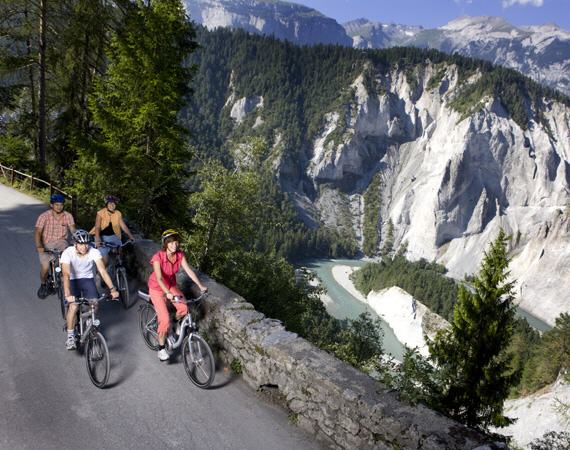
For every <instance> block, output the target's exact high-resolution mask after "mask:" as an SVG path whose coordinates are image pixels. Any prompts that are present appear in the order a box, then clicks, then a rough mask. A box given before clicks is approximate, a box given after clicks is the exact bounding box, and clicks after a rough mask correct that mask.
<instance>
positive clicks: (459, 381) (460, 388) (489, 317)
mask: <svg viewBox="0 0 570 450" xmlns="http://www.w3.org/2000/svg"><path fill="white" fill-rule="evenodd" d="M506 241H507V237H506V235H505V232H504V231H503V230H501V231H500V232H499V235H498V236H497V239H496V240H495V241H494V242H493V243H492V244H491V247H490V249H489V252H487V253H486V254H485V257H484V259H483V262H482V264H481V269H480V271H479V273H478V275H477V277H476V278H475V281H474V288H475V291H474V292H471V291H469V290H467V289H466V288H465V287H463V286H461V287H460V289H459V295H458V302H457V305H456V307H455V310H454V316H453V321H452V323H451V329H447V330H443V331H440V332H439V333H438V335H437V336H436V338H435V340H434V341H433V342H430V343H429V344H428V345H429V350H430V355H431V359H432V361H433V363H434V365H435V367H437V368H438V369H437V370H438V371H440V375H439V377H441V379H442V380H444V382H443V383H442V385H441V386H440V390H439V394H438V399H437V401H436V402H435V403H436V404H439V405H440V408H441V410H442V411H444V412H445V413H446V414H448V415H449V416H450V417H452V418H454V419H456V420H459V421H460V422H463V423H465V424H467V425H469V426H479V427H482V428H484V429H486V428H488V427H489V426H496V427H501V426H506V425H508V424H510V423H512V420H511V419H509V418H507V417H505V416H504V415H503V403H504V400H505V399H506V398H507V396H508V394H509V391H510V389H511V388H512V387H513V386H514V385H516V383H517V382H518V380H519V378H520V373H519V372H513V371H512V369H511V367H510V366H509V358H508V355H506V354H505V350H506V349H507V348H508V346H509V344H510V341H511V338H512V335H513V331H514V326H515V321H514V314H515V312H514V306H513V299H514V296H513V283H514V282H513V281H507V280H508V277H509V272H508V264H509V260H508V258H507V253H506Z"/></svg>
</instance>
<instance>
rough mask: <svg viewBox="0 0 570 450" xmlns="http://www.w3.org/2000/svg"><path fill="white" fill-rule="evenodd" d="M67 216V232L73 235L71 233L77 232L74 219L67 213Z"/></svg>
mask: <svg viewBox="0 0 570 450" xmlns="http://www.w3.org/2000/svg"><path fill="white" fill-rule="evenodd" d="M68 214H69V225H68V228H69V232H70V233H71V234H73V233H75V232H76V231H77V227H76V226H75V219H74V218H73V216H72V215H71V213H68Z"/></svg>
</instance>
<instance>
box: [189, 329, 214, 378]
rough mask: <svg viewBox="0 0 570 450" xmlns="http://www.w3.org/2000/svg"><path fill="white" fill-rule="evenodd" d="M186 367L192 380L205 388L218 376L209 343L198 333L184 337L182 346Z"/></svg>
mask: <svg viewBox="0 0 570 450" xmlns="http://www.w3.org/2000/svg"><path fill="white" fill-rule="evenodd" d="M182 359H183V361H184V369H186V375H188V378H190V381H191V382H192V383H194V384H195V385H196V386H198V387H200V388H202V389H205V388H207V387H208V386H210V385H211V384H212V382H213V381H214V377H215V376H216V365H215V363H214V355H213V354H212V350H211V349H210V346H209V345H208V343H207V342H206V341H205V340H204V339H203V338H202V337H201V336H198V335H197V334H191V335H190V336H189V337H186V338H185V339H184V345H183V347H182Z"/></svg>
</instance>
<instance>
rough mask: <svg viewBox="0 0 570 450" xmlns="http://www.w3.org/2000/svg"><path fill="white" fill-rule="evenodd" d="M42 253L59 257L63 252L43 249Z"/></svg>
mask: <svg viewBox="0 0 570 450" xmlns="http://www.w3.org/2000/svg"><path fill="white" fill-rule="evenodd" d="M44 253H49V254H51V255H54V256H61V254H62V253H63V252H61V251H59V250H57V249H55V250H48V249H47V248H45V249H44Z"/></svg>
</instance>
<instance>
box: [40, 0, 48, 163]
mask: <svg viewBox="0 0 570 450" xmlns="http://www.w3.org/2000/svg"><path fill="white" fill-rule="evenodd" d="M47 2H48V0H40V33H39V36H40V45H39V52H40V58H39V63H40V80H39V90H40V92H39V105H38V107H39V114H38V156H39V158H38V159H39V163H40V167H41V170H42V171H44V172H45V170H46V141H47V139H46V31H47Z"/></svg>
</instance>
